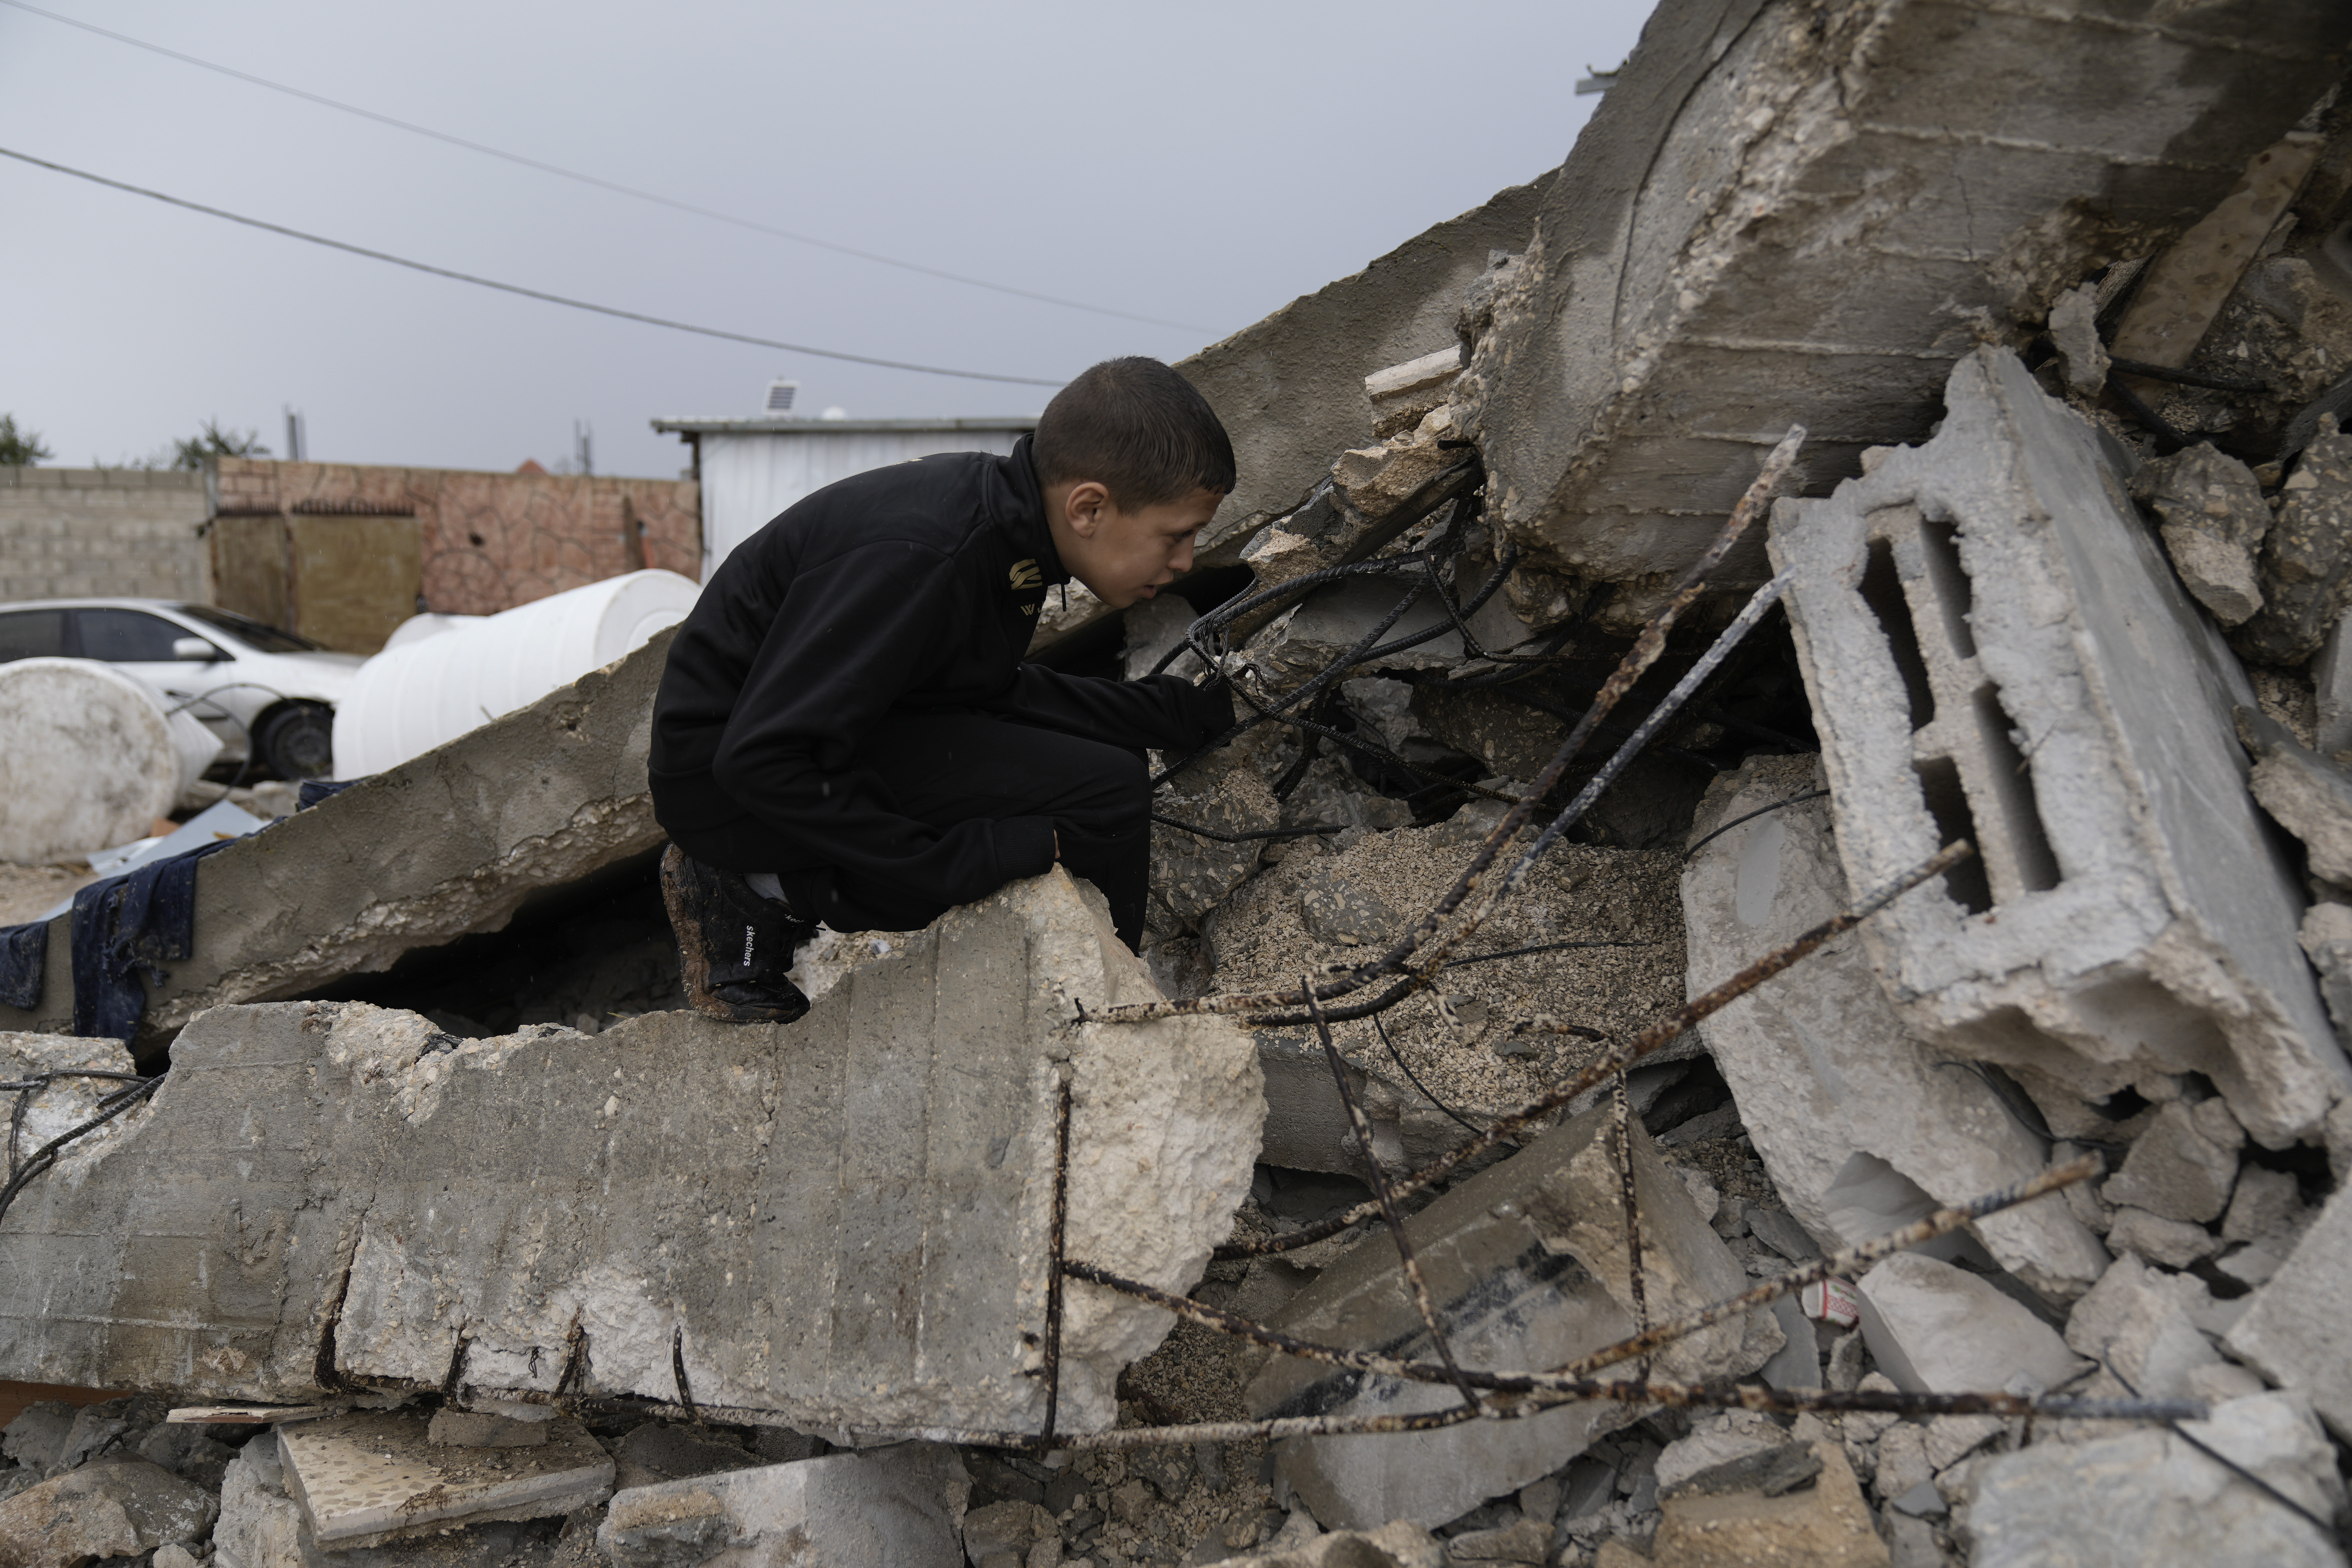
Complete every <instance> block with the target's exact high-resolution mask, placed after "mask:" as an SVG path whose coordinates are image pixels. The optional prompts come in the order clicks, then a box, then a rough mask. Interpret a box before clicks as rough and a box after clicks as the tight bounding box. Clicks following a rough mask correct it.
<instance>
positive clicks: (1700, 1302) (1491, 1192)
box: [1244, 1110, 1781, 1530]
mask: <svg viewBox="0 0 2352 1568" xmlns="http://www.w3.org/2000/svg"><path fill="white" fill-rule="evenodd" d="M1611 1129H1612V1114H1611V1113H1610V1112H1609V1111H1608V1110H1591V1111H1587V1112H1586V1113H1585V1114H1583V1115H1582V1116H1580V1117H1576V1118H1573V1119H1571V1120H1570V1121H1567V1122H1565V1123H1563V1124H1562V1125H1560V1126H1559V1127H1558V1128H1556V1129H1554V1130H1553V1131H1550V1132H1549V1133H1546V1134H1545V1135H1544V1136H1543V1137H1542V1138H1540V1139H1538V1140H1537V1141H1536V1142H1534V1143H1533V1144H1531V1145H1530V1146H1528V1148H1527V1149H1526V1150H1524V1151H1523V1152H1520V1153H1518V1154H1516V1155H1514V1156H1512V1157H1511V1158H1510V1159H1508V1160H1506V1161H1504V1162H1502V1163H1499V1164H1497V1165H1495V1166H1493V1167H1492V1168H1490V1169H1488V1170H1486V1171H1485V1172H1482V1173H1479V1174H1478V1175H1476V1176H1474V1177H1472V1178H1470V1179H1469V1180H1468V1181H1465V1182H1462V1183H1459V1184H1456V1185H1455V1186H1454V1189H1453V1190H1452V1191H1451V1192H1449V1193H1447V1194H1445V1195H1444V1197H1442V1198H1440V1199H1438V1200H1437V1201H1436V1202H1435V1203H1433V1204H1432V1205H1429V1207H1427V1208H1426V1209H1423V1211H1422V1212H1421V1213H1420V1214H1418V1215H1414V1216H1413V1217H1412V1219H1410V1220H1408V1221H1407V1222H1406V1224H1405V1228H1406V1231H1407V1232H1408V1234H1409V1235H1410V1236H1411V1237H1412V1246H1413V1251H1414V1253H1415V1254H1416V1255H1417V1256H1418V1258H1419V1259H1420V1263H1421V1267H1422V1269H1423V1273H1424V1274H1425V1275H1426V1276H1427V1278H1428V1280H1429V1289H1430V1292H1431V1294H1432V1295H1433V1297H1434V1298H1435V1300H1436V1301H1437V1307H1438V1312H1439V1315H1440V1316H1441V1318H1443V1319H1444V1321H1445V1322H1446V1324H1447V1334H1448V1339H1449V1342H1450V1343H1451V1344H1452V1346H1453V1349H1454V1356H1455V1358H1456V1359H1457V1360H1458V1361H1459V1362H1460V1363H1461V1364H1462V1365H1464V1366H1478V1367H1548V1366H1557V1365H1559V1364H1560V1363H1564V1362H1567V1361H1570V1360H1571V1359H1573V1358H1574V1357H1576V1356H1578V1355H1580V1354H1582V1353H1584V1352H1588V1351H1591V1350H1596V1349H1598V1348H1600V1347H1601V1346H1602V1345H1606V1344H1610V1343H1613V1342H1616V1341H1617V1340H1619V1339H1622V1338H1623V1337H1625V1336H1626V1335H1628V1334H1631V1333H1632V1332H1633V1310H1632V1305H1631V1303H1632V1300H1633V1298H1632V1293H1631V1288H1630V1286H1629V1284H1628V1280H1627V1269H1626V1252H1625V1226H1624V1221H1623V1217H1622V1216H1623V1213H1624V1207H1623V1200H1622V1186H1621V1184H1620V1180H1619V1176H1618V1171H1617V1163H1616V1159H1615V1157H1614V1154H1613V1149H1614V1142H1613V1139H1614V1134H1613V1132H1612V1131H1611ZM1633 1180H1634V1188H1635V1192H1636V1194H1638V1199H1639V1203H1640V1205H1641V1211H1642V1259H1643V1281H1644V1285H1645V1290H1646V1296H1647V1300H1648V1305H1649V1310H1650V1311H1651V1313H1652V1314H1653V1316H1654V1320H1655V1319H1660V1318H1664V1317H1669V1316H1672V1315H1674V1314H1676V1313H1679V1312H1684V1311H1688V1310H1693V1309H1696V1308H1697V1307H1701V1306H1704V1305H1706V1303H1708V1302H1710V1301H1715V1300H1721V1299H1722V1298H1724V1297H1726V1296H1729V1295H1732V1294H1735V1293H1736V1292H1738V1290H1740V1289H1744V1288H1745V1286H1746V1284H1747V1278H1748V1277H1747V1273H1746V1271H1745V1270H1744V1269H1743V1268H1741V1266H1740V1264H1739V1262H1738V1259H1737V1258H1734V1257H1733V1256H1732V1254H1731V1252H1730V1250H1729V1249H1728V1248H1727V1247H1725V1246H1724V1244H1723V1241H1722V1239H1721V1238H1720V1237H1717V1235H1716V1234H1715V1232H1714V1231H1713V1230H1711V1229H1709V1228H1708V1227H1707V1224H1706V1220H1704V1219H1702V1218H1701V1217H1700V1216H1699V1213H1698V1210H1697V1208H1696V1205H1694V1204H1693V1203H1692V1201H1691V1197H1690V1192H1689V1189H1688V1188H1687V1187H1686V1186H1685V1184H1684V1183H1683V1181H1682V1178H1681V1177H1680V1176H1678V1175H1677V1174H1675V1171H1674V1169H1673V1167H1671V1166H1669V1165H1667V1164H1666V1163H1665V1162H1664V1160H1662V1159H1661V1158H1660V1157H1659V1155H1658V1153H1657V1150H1656V1146H1655V1145H1654V1143H1652V1142H1651V1141H1650V1137H1649V1134H1648V1133H1646V1132H1644V1131H1642V1130H1641V1127H1640V1125H1639V1123H1638V1122H1637V1123H1635V1124H1634V1127H1633ZM1272 1326H1273V1327H1274V1328H1276V1329H1278V1330H1280V1331H1283V1332H1285V1333H1288V1334H1293V1335H1296V1336H1297V1337H1299V1338H1302V1339H1307V1340H1314V1341H1317V1342H1322V1343H1327V1344H1344V1345H1351V1346H1358V1347H1363V1348H1371V1347H1376V1346H1377V1347H1380V1348H1381V1351H1382V1353H1385V1354H1391V1355H1407V1356H1412V1357H1430V1356H1433V1350H1432V1348H1431V1346H1430V1342H1429V1336H1428V1331H1426V1330H1425V1329H1424V1328H1423V1326H1422V1323H1421V1319H1420V1315H1419V1313H1418V1311H1417V1310H1416V1309H1415V1307H1414V1306H1413V1303H1412V1297H1411V1295H1410V1294H1409V1293H1408V1291H1407V1290H1406V1289H1405V1286H1404V1281H1403V1275H1402V1271H1401V1270H1400V1269H1399V1268H1398V1267H1397V1256H1396V1247H1395V1244H1394V1243H1393V1242H1392V1241H1391V1239H1390V1238H1389V1237H1388V1236H1387V1234H1386V1233H1385V1232H1383V1231H1381V1230H1378V1229H1375V1230H1374V1231H1373V1232H1372V1233H1371V1234H1370V1235H1369V1236H1368V1237H1365V1238H1364V1239H1363V1240H1362V1241H1360V1242H1358V1243H1357V1244H1356V1245H1355V1246H1354V1247H1352V1248H1350V1249H1349V1251H1348V1252H1347V1253H1346V1254H1345V1255H1344V1256H1342V1257H1341V1258H1339V1260H1338V1261H1337V1262H1335V1263H1334V1264H1332V1265H1331V1267H1329V1268H1326V1269H1325V1270H1324V1271H1323V1273H1322V1274H1321V1276H1320V1277H1319V1278H1318V1279H1316V1281H1315V1282H1314V1283H1313V1284H1312V1285H1309V1286H1308V1287H1307V1289H1304V1290H1302V1291H1300V1292H1299V1294H1298V1295H1297V1297H1296V1298H1294V1299H1293V1300H1291V1301H1290V1303H1289V1304H1288V1305H1287V1306H1286V1307H1285V1308H1284V1309H1283V1310H1282V1311H1281V1312H1280V1313H1278V1314H1276V1317H1275V1319H1274V1321H1273V1323H1272ZM1780 1341H1781V1336H1780V1329H1779V1327H1778V1326H1777V1325H1776V1323H1775V1322H1774V1321H1773V1317H1772V1313H1771V1312H1770V1310H1769V1309H1759V1310H1756V1311H1753V1312H1750V1313H1748V1315H1747V1316H1746V1317H1745V1318H1744V1319H1738V1320H1734V1321H1729V1322H1727V1323H1722V1324H1718V1325H1717V1326H1716V1327H1714V1328H1711V1329H1708V1330H1706V1331H1703V1332H1701V1333H1698V1334H1695V1335H1693V1336H1691V1337H1690V1338H1688V1339H1685V1340H1683V1341H1681V1342H1677V1343H1676V1344H1675V1345H1673V1346H1671V1347H1669V1348H1668V1349H1666V1350H1664V1351H1662V1352H1659V1354H1658V1356H1657V1357H1656V1366H1657V1369H1658V1375H1660V1376H1663V1377H1669V1378H1687V1379H1692V1380H1707V1379H1715V1378H1725V1377H1737V1376H1740V1375H1743V1374H1745V1373H1749V1372H1753V1371H1755V1370H1756V1368H1758V1367H1759V1366H1760V1365H1762V1364H1763V1363H1764V1362H1765V1361H1766V1360H1767V1359H1768V1358H1769V1356H1771V1354H1772V1353H1773V1352H1775V1351H1777V1350H1779V1349H1780ZM1244 1397H1245V1398H1246V1400H1247V1401H1248V1404H1249V1406H1250V1409H1251V1410H1252V1411H1253V1412H1254V1413H1255V1414H1256V1415H1306V1414H1310V1413H1311V1414H1316V1415H1323V1414H1345V1413H1349V1412H1361V1413H1375V1412H1376V1413H1378V1414H1381V1415H1399V1414H1404V1413H1408V1412H1413V1411H1422V1410H1433V1409H1437V1408H1439V1407H1441V1406H1444V1405H1449V1404H1454V1403H1456V1402H1458V1401H1459V1400H1460V1398H1461V1395H1460V1394H1457V1393H1456V1392H1455V1391H1454V1390H1453V1389H1452V1388H1449V1387H1445V1386H1444V1385H1441V1384H1398V1383H1396V1382H1395V1381H1394V1380H1391V1379H1386V1378H1380V1377H1372V1376H1368V1375H1364V1374H1360V1373H1347V1372H1340V1371H1338V1370H1335V1369H1333V1368H1331V1367H1328V1366H1323V1365H1319V1364H1318V1363H1311V1362H1305V1361H1297V1360H1294V1359H1291V1358H1289V1357H1285V1356H1279V1355H1268V1356H1267V1357H1266V1358H1265V1361H1264V1364H1263V1366H1262V1368H1261V1370H1259V1371H1258V1373H1256V1375H1255V1377H1254V1378H1253V1379H1252V1381H1251V1383H1250V1384H1249V1386H1248V1389H1247V1390H1246V1392H1245V1394H1244ZM1640 1414H1641V1412H1640V1409H1639V1407H1638V1406H1633V1405H1605V1404H1584V1405H1564V1406H1562V1407H1561V1408H1559V1409H1558V1410H1553V1411H1549V1412H1546V1413H1545V1414H1544V1415H1538V1416H1532V1417H1529V1418H1528V1419H1526V1420H1522V1421H1493V1422H1486V1421H1479V1422H1471V1423H1468V1424H1467V1425H1465V1426H1452V1427H1445V1428H1441V1429H1439V1430H1437V1431H1433V1432H1416V1433H1411V1434H1404V1435H1380V1436H1341V1437H1301V1438H1289V1439H1286V1440H1284V1441H1283V1442H1281V1443H1279V1444H1277V1445H1276V1450H1275V1451H1276V1465H1277V1467H1278V1468H1279V1471H1280V1473H1281V1475H1282V1476H1283V1477H1284V1479H1286V1480H1287V1481H1288V1482H1289V1484H1290V1485H1291V1487H1292V1488H1293V1489H1296V1490H1297V1492H1298V1494H1299V1495H1300V1496H1301V1497H1302V1498H1304V1499H1305V1500H1306V1501H1307V1507H1308V1509H1309V1510H1312V1512H1313V1513H1314V1515H1315V1518H1316V1519H1317V1520H1318V1521H1319V1522H1321V1523H1323V1524H1326V1525H1328V1526H1330V1527H1332V1528H1334V1529H1349V1530H1368V1529H1371V1528H1373V1527H1375V1526H1377V1525H1379V1524H1380V1523H1381V1522H1382V1521H1387V1520H1392V1519H1402V1520H1410V1521H1413V1522H1415V1523H1418V1524H1423V1525H1435V1524H1442V1523H1444V1521H1448V1520H1451V1519H1454V1518H1455V1517H1457V1516H1458V1515H1460V1514H1461V1513H1463V1512H1464V1511H1465V1510H1468V1509H1470V1508H1471V1507H1473V1506H1475V1504H1477V1503H1478V1502H1479V1501H1481V1500H1484V1499H1486V1498H1489V1497H1495V1496H1497V1495H1499V1494H1501V1493H1503V1492H1507V1491H1512V1490H1515V1489H1517V1488H1519V1487H1523V1486H1526V1485H1527V1484H1528V1483H1529V1482H1530V1481H1533V1480H1535V1479H1538V1478H1539V1477H1542V1476H1545V1475H1549V1474H1550V1473H1551V1472H1552V1471H1553V1470H1556V1469H1558V1468H1559V1467H1560V1466H1561V1465H1562V1464H1563V1463H1565V1462H1566V1461H1567V1460H1568V1459H1570V1458H1572V1457H1573V1456H1574V1455H1576V1454H1577V1453H1578V1452H1579V1451H1580V1450H1581V1449H1582V1448H1583V1447H1585V1445H1586V1444H1587V1443H1589V1442H1591V1440H1592V1439H1593V1438H1595V1437H1597V1436H1601V1435H1602V1434H1603V1433H1605V1432H1608V1431H1610V1430H1612V1429H1613V1428H1614V1427H1617V1426H1622V1425H1624V1424H1625V1423H1626V1422H1628V1421H1631V1420H1633V1419H1634V1418H1636V1417H1637V1416H1638V1415H1640Z"/></svg>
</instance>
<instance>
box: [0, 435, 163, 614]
mask: <svg viewBox="0 0 2352 1568" xmlns="http://www.w3.org/2000/svg"><path fill="white" fill-rule="evenodd" d="M206 515H207V511H206V508H205V479H204V476H203V475H202V474H197V473H188V472H163V473H148V472H144V471H141V470H137V469H124V468H16V467H7V468H0V599H50V598H67V597H75V596H80V595H136V596H138V597H142V598H156V599H204V598H206V597H209V592H208V588H209V578H208V575H207V571H206V566H205V542H204V539H203V537H202V531H203V529H204V524H205V517H206Z"/></svg>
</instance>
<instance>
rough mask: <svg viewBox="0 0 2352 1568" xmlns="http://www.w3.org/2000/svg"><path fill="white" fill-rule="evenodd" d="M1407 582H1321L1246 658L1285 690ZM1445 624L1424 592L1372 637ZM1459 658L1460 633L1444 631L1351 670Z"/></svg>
mask: <svg viewBox="0 0 2352 1568" xmlns="http://www.w3.org/2000/svg"><path fill="white" fill-rule="evenodd" d="M1412 587H1413V584H1412V579H1410V578H1406V577H1386V576H1381V577H1373V576H1364V577H1342V578H1339V580H1338V581H1336V582H1330V583H1326V584H1323V585H1322V586H1321V587H1319V588H1317V589H1315V590H1314V591H1313V592H1311V593H1309V594H1308V595H1307V597H1306V598H1304V599H1302V600H1300V601H1299V603H1298V605H1297V607H1296V608H1294V609H1292V610H1289V611H1286V613H1285V614H1284V616H1282V618H1281V619H1280V620H1278V621H1276V623H1275V624H1274V626H1272V627H1271V628H1270V629H1269V630H1268V631H1267V632H1266V633H1265V635H1264V636H1262V637H1259V638H1258V639H1257V640H1256V641H1255V642H1254V643H1252V644H1251V646H1250V657H1251V658H1252V660H1253V661H1254V662H1255V663H1256V664H1257V666H1258V668H1260V669H1261V670H1263V671H1265V675H1266V678H1267V684H1268V685H1270V686H1272V687H1273V688H1274V689H1276V690H1288V689H1290V688H1292V687H1294V686H1297V685H1300V684H1302V683H1304V682H1306V681H1307V680H1311V679H1314V678H1315V677H1316V676H1318V675H1320V674H1322V673H1323V671H1324V670H1325V669H1327V668H1329V667H1330V666H1331V664H1332V663H1333V661H1334V660H1336V659H1338V658H1340V657H1341V656H1342V655H1344V654H1346V653H1347V652H1349V650H1350V649H1351V648H1353V647H1356V645H1357V644H1359V643H1360V642H1362V641H1363V640H1364V638H1365V637H1369V636H1370V634H1371V632H1372V629H1373V628H1374V627H1375V626H1379V625H1380V624H1381V622H1382V621H1384V620H1387V619H1388V618H1389V616H1390V615H1391V613H1392V612H1393V611H1394V610H1395V609H1396V607H1397V605H1398V604H1399V603H1401V602H1402V600H1403V599H1404V597H1405V595H1407V594H1409V593H1411V592H1412ZM1452 624H1453V623H1452V621H1451V619H1450V618H1449V617H1448V616H1447V615H1446V613H1445V606H1444V605H1442V604H1440V603H1438V601H1437V598H1436V595H1434V594H1433V593H1424V594H1423V595H1421V597H1420V598H1418V599H1416V600H1414V601H1413V603H1412V607H1411V608H1409V609H1407V610H1406V611H1405V612H1404V614H1403V615H1402V616H1398V618H1397V620H1396V622H1395V623H1394V624H1393V625H1391V626H1390V627H1389V629H1388V630H1387V631H1385V632H1382V633H1381V639H1380V641H1381V645H1385V644H1388V643H1392V642H1399V641H1402V639H1404V638H1406V637H1417V636H1419V635H1420V634H1422V633H1423V632H1431V631H1438V629H1439V628H1440V627H1450V626H1452ZM1376 646H1377V645H1376ZM1461 662H1462V634H1461V633H1460V632H1458V631H1453V630H1445V631H1443V632H1440V633H1439V635H1438V636H1437V637H1433V638H1431V639H1430V640H1429V641H1427V642H1424V643H1422V644H1420V645H1418V646H1417V647H1409V648H1403V649H1401V650H1399V651H1398V652H1395V653H1391V654H1384V655H1382V656H1381V658H1376V659H1372V660H1370V661H1369V662H1367V663H1364V664H1361V665H1359V666H1357V667H1356V668H1360V669H1363V670H1366V671H1370V670H1376V669H1445V668H1452V667H1453V666H1454V665H1457V664H1459V663H1461Z"/></svg>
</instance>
